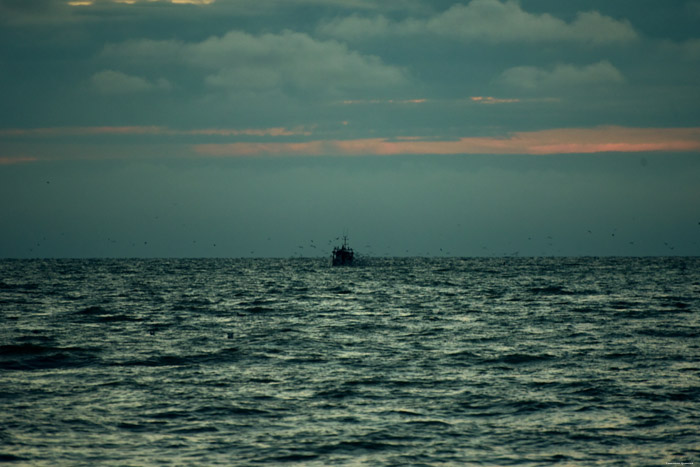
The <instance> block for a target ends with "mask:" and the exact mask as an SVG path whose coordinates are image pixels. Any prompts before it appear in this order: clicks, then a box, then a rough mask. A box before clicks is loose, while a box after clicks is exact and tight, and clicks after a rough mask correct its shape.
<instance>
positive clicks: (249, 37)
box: [103, 31, 408, 94]
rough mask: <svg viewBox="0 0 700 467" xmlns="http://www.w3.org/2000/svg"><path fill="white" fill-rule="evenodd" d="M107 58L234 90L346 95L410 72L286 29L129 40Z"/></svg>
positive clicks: (401, 79)
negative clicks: (187, 73) (171, 69)
mask: <svg viewBox="0 0 700 467" xmlns="http://www.w3.org/2000/svg"><path fill="white" fill-rule="evenodd" d="M103 56H104V57H106V58H108V59H121V60H126V61H140V62H141V63H142V64H151V65H153V64H163V63H169V64H176V65H181V66H185V67H189V68H191V69H196V70H200V71H201V72H202V73H204V77H203V81H204V83H205V84H206V85H208V86H210V87H211V88H216V89H225V90H229V91H231V92H239V93H241V92H242V93H246V92H263V91H269V90H282V91H283V92H285V93H289V94H295V93H297V94H298V93H307V94H314V93H319V92H335V93H341V94H342V93H345V92H352V91H358V90H368V89H378V88H386V87H394V86H400V85H404V84H406V83H407V82H408V77H407V76H406V73H405V72H404V71H403V70H402V69H400V68H398V67H394V66H390V65H386V64H384V63H383V62H382V61H381V59H379V58H378V57H376V56H372V55H361V54H360V53H358V52H356V51H353V50H350V49H348V47H347V46H346V45H345V44H341V43H339V42H336V41H334V40H330V41H318V40H316V39H313V38H312V37H310V36H309V35H307V34H304V33H298V32H292V31H283V32H282V33H279V34H262V35H253V34H248V33H246V32H243V31H230V32H228V33H227V34H225V35H223V36H212V37H210V38H208V39H206V40H204V41H201V42H194V43H186V42H182V41H175V40H168V41H153V40H140V41H130V42H126V43H123V44H118V45H110V46H107V47H106V48H105V49H104V51H103Z"/></svg>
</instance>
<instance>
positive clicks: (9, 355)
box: [0, 343, 100, 370]
mask: <svg viewBox="0 0 700 467" xmlns="http://www.w3.org/2000/svg"><path fill="white" fill-rule="evenodd" d="M99 352H100V350H99V349H91V348H84V347H52V346H46V345H39V344H33V343H24V344H17V345H14V344H10V345H3V346H0V368H2V369H5V370H40V369H58V368H79V367H84V366H89V365H95V364H99V363H100V360H99V359H98V358H97V354H98V353H99Z"/></svg>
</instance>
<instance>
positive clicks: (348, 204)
mask: <svg viewBox="0 0 700 467" xmlns="http://www.w3.org/2000/svg"><path fill="white" fill-rule="evenodd" d="M699 31H700V0H693V1H683V0H679V1H667V0H615V1H609V0H605V1H604V0H586V1H583V0H569V1H560V0H520V1H515V0H471V1H470V0H464V1H462V2H453V1H448V0H393V1H386V0H170V1H166V0H160V1H152V0H71V1H68V0H0V106H1V108H2V112H0V196H1V199H2V203H1V204H0V257H20V258H22V257H103V256H106V257H192V256H194V257H201V256H204V257H209V256H221V257H238V256H280V257H289V256H327V255H329V254H330V250H331V249H332V245H333V244H334V243H335V238H336V237H337V236H338V235H341V234H342V233H343V232H345V231H347V232H348V234H349V236H350V240H351V243H352V245H353V246H354V247H355V248H356V250H358V251H359V252H360V253H363V254H367V255H373V256H385V255H401V256H404V255H406V256H417V255H419V256H426V255H427V256H445V255H449V256H494V255H495V256H503V255H521V256H539V255H698V254H700V85H699V84H698V83H700V32H699Z"/></svg>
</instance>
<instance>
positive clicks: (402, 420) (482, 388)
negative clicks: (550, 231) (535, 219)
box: [0, 258, 700, 466]
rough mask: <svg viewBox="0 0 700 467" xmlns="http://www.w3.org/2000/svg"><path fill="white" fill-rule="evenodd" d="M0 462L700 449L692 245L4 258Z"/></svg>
mask: <svg viewBox="0 0 700 467" xmlns="http://www.w3.org/2000/svg"><path fill="white" fill-rule="evenodd" d="M0 312H1V313H0V316H1V319H2V328H1V331H0V371H1V373H0V374H1V379H0V409H1V410H0V460H2V461H6V462H10V463H13V464H18V465H55V464H59V465H94V464H99V465H188V464H191V465H216V464H219V465H255V464H269V465H280V464H286V465H294V464H299V465H343V464H350V465H372V466H374V465H465V464H466V465H515V464H518V465H550V464H553V463H560V464H562V465H593V464H598V465H601V464H602V465H613V464H615V465H618V464H621V465H666V464H667V463H669V462H678V463H680V462H693V461H694V462H696V463H700V456H699V454H700V437H699V436H700V435H698V433H699V431H700V337H699V336H700V259H698V258H653V259H595V258H588V259H523V258H520V259H506V260H503V259H499V260H494V259H465V260H461V259H439V260H430V259H401V260H398V259H397V260H379V259H377V260H371V261H367V262H366V264H364V265H362V266H360V267H353V268H342V269H339V268H335V269H334V268H330V267H328V266H327V264H326V263H325V262H322V261H320V260H95V261H82V260H52V261H41V260H31V261H0Z"/></svg>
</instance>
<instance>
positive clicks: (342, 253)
mask: <svg viewBox="0 0 700 467" xmlns="http://www.w3.org/2000/svg"><path fill="white" fill-rule="evenodd" d="M331 259H332V260H333V263H332V264H333V266H351V265H352V262H353V260H354V259H355V252H354V251H352V248H350V247H349V246H348V237H347V236H346V235H344V236H343V246H341V247H335V248H333V255H332V256H331Z"/></svg>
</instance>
